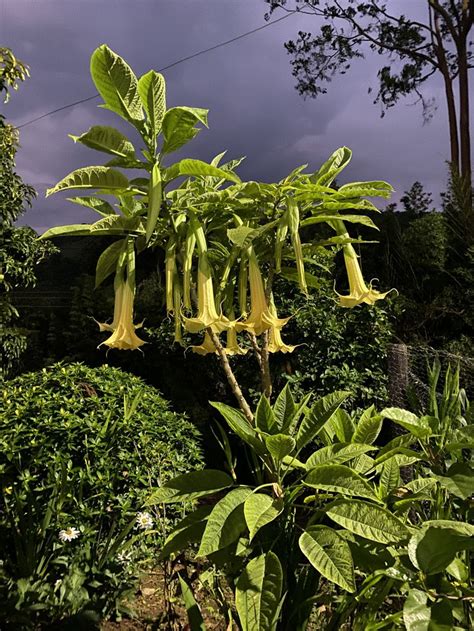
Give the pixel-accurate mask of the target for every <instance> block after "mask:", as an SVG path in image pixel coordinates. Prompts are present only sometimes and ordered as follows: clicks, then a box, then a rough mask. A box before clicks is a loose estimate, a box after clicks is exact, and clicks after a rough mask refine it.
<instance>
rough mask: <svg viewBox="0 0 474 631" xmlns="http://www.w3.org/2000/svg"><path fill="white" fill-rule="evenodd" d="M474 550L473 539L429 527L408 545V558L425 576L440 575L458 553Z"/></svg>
mask: <svg viewBox="0 0 474 631" xmlns="http://www.w3.org/2000/svg"><path fill="white" fill-rule="evenodd" d="M468 549H474V542H473V540H472V537H469V536H467V537H466V536H465V535H462V534H460V533H459V532H457V531H456V530H454V529H446V528H436V527H432V526H429V527H428V528H426V527H423V528H421V530H419V531H418V532H417V533H415V535H413V537H412V538H411V539H410V541H409V543H408V556H409V557H410V561H411V562H412V563H413V565H414V566H415V567H416V568H418V569H419V570H421V571H422V572H424V573H425V574H438V573H439V572H442V571H443V570H445V569H446V568H447V567H448V565H449V564H450V563H451V562H452V561H453V559H454V557H455V556H456V554H457V552H460V551H461V550H468Z"/></svg>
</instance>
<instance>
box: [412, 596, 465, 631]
mask: <svg viewBox="0 0 474 631" xmlns="http://www.w3.org/2000/svg"><path fill="white" fill-rule="evenodd" d="M403 622H404V623H405V628H406V631H453V629H457V628H459V627H455V626H453V612H452V609H451V605H450V603H449V602H448V601H447V600H441V601H438V602H435V603H434V604H433V605H431V606H428V594H427V593H426V592H424V591H421V590H420V589H411V590H410V591H409V592H408V596H407V599H406V601H405V604H404V606H403Z"/></svg>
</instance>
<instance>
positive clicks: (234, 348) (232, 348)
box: [224, 327, 248, 355]
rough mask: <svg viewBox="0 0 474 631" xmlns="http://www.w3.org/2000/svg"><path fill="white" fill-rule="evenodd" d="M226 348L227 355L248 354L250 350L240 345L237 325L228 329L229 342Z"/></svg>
mask: <svg viewBox="0 0 474 631" xmlns="http://www.w3.org/2000/svg"><path fill="white" fill-rule="evenodd" d="M224 350H225V352H226V354H227V355H246V354H247V352H248V349H247V348H242V346H239V342H238V340H237V331H236V330H235V327H232V328H231V329H228V330H227V344H226V347H225V348H224Z"/></svg>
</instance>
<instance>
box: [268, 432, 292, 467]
mask: <svg viewBox="0 0 474 631" xmlns="http://www.w3.org/2000/svg"><path fill="white" fill-rule="evenodd" d="M265 445H266V446H267V449H268V451H269V452H270V455H271V456H272V458H273V460H274V461H275V462H277V463H280V462H281V461H282V460H283V458H285V456H289V455H290V454H291V453H292V452H293V450H294V448H295V447H296V441H295V439H294V438H292V437H291V436H287V435H286V434H273V435H272V436H266V437H265Z"/></svg>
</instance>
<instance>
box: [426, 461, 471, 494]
mask: <svg viewBox="0 0 474 631" xmlns="http://www.w3.org/2000/svg"><path fill="white" fill-rule="evenodd" d="M434 477H435V478H436V479H437V480H438V482H439V483H440V484H441V486H442V487H443V488H444V489H446V490H447V491H448V492H449V493H451V494H452V495H454V496H455V497H459V498H461V499H462V500H467V499H468V498H469V497H471V496H472V495H473V494H474V470H473V469H471V467H470V466H469V465H468V464H467V463H464V462H456V463H455V464H453V465H451V466H450V467H449V469H448V470H447V472H446V475H435V476H434Z"/></svg>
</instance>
